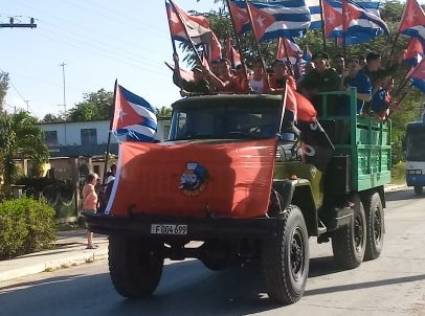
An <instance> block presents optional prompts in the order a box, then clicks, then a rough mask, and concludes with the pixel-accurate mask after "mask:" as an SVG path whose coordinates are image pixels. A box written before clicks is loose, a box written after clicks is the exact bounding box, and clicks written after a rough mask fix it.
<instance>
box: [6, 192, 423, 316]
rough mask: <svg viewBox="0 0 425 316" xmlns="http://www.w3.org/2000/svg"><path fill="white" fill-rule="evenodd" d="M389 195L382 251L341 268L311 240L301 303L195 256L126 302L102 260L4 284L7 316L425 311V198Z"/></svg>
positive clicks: (243, 272)
mask: <svg viewBox="0 0 425 316" xmlns="http://www.w3.org/2000/svg"><path fill="white" fill-rule="evenodd" d="M387 198H388V208H387V209H386V230H387V234H386V236H385V247H384V252H383V254H382V256H381V257H380V258H379V259H378V260H375V261H371V262H364V263H363V264H362V265H361V266H360V267H359V268H358V269H355V270H351V271H338V270H337V269H336V267H335V265H334V263H333V260H332V251H331V248H330V245H329V244H325V245H320V246H318V245H316V243H315V240H311V243H312V245H311V256H312V260H311V267H310V270H311V272H310V277H309V280H308V285H307V290H306V293H305V296H304V298H303V299H302V300H301V301H300V302H298V303H297V304H295V305H291V306H287V307H279V306H276V305H275V304H273V303H272V302H271V301H270V300H269V299H268V297H267V295H265V294H264V288H263V285H262V282H261V277H260V275H259V274H258V273H256V272H255V270H252V269H240V268H235V269H231V270H228V271H224V272H211V271H209V270H207V269H206V268H204V266H203V265H202V264H201V263H200V262H198V261H196V260H187V261H184V262H177V263H170V262H169V263H168V264H167V266H166V268H165V272H164V274H163V278H162V280H161V283H160V286H159V288H158V290H157V292H156V295H155V296H154V297H153V298H152V299H150V300H147V301H138V302H132V301H127V300H125V299H123V298H121V297H120V296H118V295H117V294H116V293H115V291H114V290H113V288H112V284H111V282H110V280H109V275H108V270H107V264H106V262H105V261H102V262H97V263H93V264H88V265H83V266H79V267H73V268H69V269H64V270H59V271H55V272H46V273H42V274H39V275H36V276H32V277H27V278H23V279H20V280H17V281H15V282H14V284H13V285H2V286H3V288H0V315H13V316H21V315H31V316H37V315H43V316H44V315H49V316H50V315H51V316H53V315H73V316H75V315H79V316H82V315H90V316H95V315H102V316H109V315H128V316H131V315H177V316H178V315H251V314H255V315H291V316H295V315H314V316H320V315H326V316H328V315H344V316H346V315H350V316H351V315H368V316H370V315H414V316H417V315H425V196H424V197H422V198H415V197H414V195H413V193H412V192H411V191H403V192H395V193H391V194H389V195H388V196H387ZM16 282H18V284H16Z"/></svg>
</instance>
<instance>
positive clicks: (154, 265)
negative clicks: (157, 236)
mask: <svg viewBox="0 0 425 316" xmlns="http://www.w3.org/2000/svg"><path fill="white" fill-rule="evenodd" d="M163 265H164V258H163V257H162V255H161V254H160V245H153V244H151V243H149V242H148V241H145V240H135V239H131V238H126V237H121V236H114V235H111V236H110V237H109V271H110V276H111V280H112V283H113V285H114V287H115V290H116V291H117V292H118V293H119V294H120V295H122V296H124V297H127V298H144V297H148V296H150V295H152V293H153V292H154V291H155V289H156V288H157V286H158V283H159V280H160V278H161V273H162V267H163Z"/></svg>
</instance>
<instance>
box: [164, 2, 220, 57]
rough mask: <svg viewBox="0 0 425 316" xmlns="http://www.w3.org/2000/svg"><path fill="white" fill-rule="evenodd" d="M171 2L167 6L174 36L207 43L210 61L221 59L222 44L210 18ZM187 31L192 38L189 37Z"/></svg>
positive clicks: (182, 40)
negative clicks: (190, 12) (211, 24)
mask: <svg viewBox="0 0 425 316" xmlns="http://www.w3.org/2000/svg"><path fill="white" fill-rule="evenodd" d="M170 2H171V3H166V8H167V14H168V17H169V19H168V23H169V24H170V30H171V36H172V38H173V39H174V40H176V41H181V42H188V41H189V40H190V41H192V42H193V43H194V44H196V45H199V44H205V45H207V47H208V49H207V52H208V59H209V60H210V61H213V60H217V59H220V58H221V44H220V41H219V40H218V38H217V36H216V35H215V34H214V32H213V31H212V29H211V28H210V25H209V22H208V19H207V18H205V17H203V16H199V15H189V14H188V13H187V12H185V11H184V10H182V9H181V8H179V7H178V6H177V5H176V4H175V3H174V2H172V1H171V0H170ZM180 19H181V21H180ZM182 22H183V23H182ZM186 32H187V34H188V35H189V37H190V38H188V37H187V35H186Z"/></svg>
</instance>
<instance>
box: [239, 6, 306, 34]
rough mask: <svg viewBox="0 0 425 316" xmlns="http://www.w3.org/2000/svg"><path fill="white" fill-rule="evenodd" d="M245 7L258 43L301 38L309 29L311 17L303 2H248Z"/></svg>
mask: <svg viewBox="0 0 425 316" xmlns="http://www.w3.org/2000/svg"><path fill="white" fill-rule="evenodd" d="M247 6H248V9H249V10H250V12H251V16H252V28H253V30H254V35H255V37H256V38H257V40H258V41H260V42H264V41H269V40H273V39H277V38H279V37H288V38H292V37H297V36H302V35H303V34H304V33H305V31H306V30H307V29H308V28H309V27H310V21H311V15H310V10H309V9H308V7H307V5H306V3H305V0H282V1H270V2H267V3H264V2H258V1H248V2H247Z"/></svg>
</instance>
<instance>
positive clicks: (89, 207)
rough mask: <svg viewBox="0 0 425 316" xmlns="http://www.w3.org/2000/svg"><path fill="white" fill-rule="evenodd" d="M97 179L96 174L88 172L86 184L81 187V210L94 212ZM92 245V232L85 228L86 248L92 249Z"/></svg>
mask: <svg viewBox="0 0 425 316" xmlns="http://www.w3.org/2000/svg"><path fill="white" fill-rule="evenodd" d="M97 179H98V176H97V174H95V173H90V174H89V175H88V176H87V179H86V184H85V185H84V187H83V211H84V212H91V213H96V210H97V204H98V196H97V193H96V190H95V185H96V181H97ZM94 248H95V246H94V245H93V233H92V232H90V231H89V230H87V249H94Z"/></svg>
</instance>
